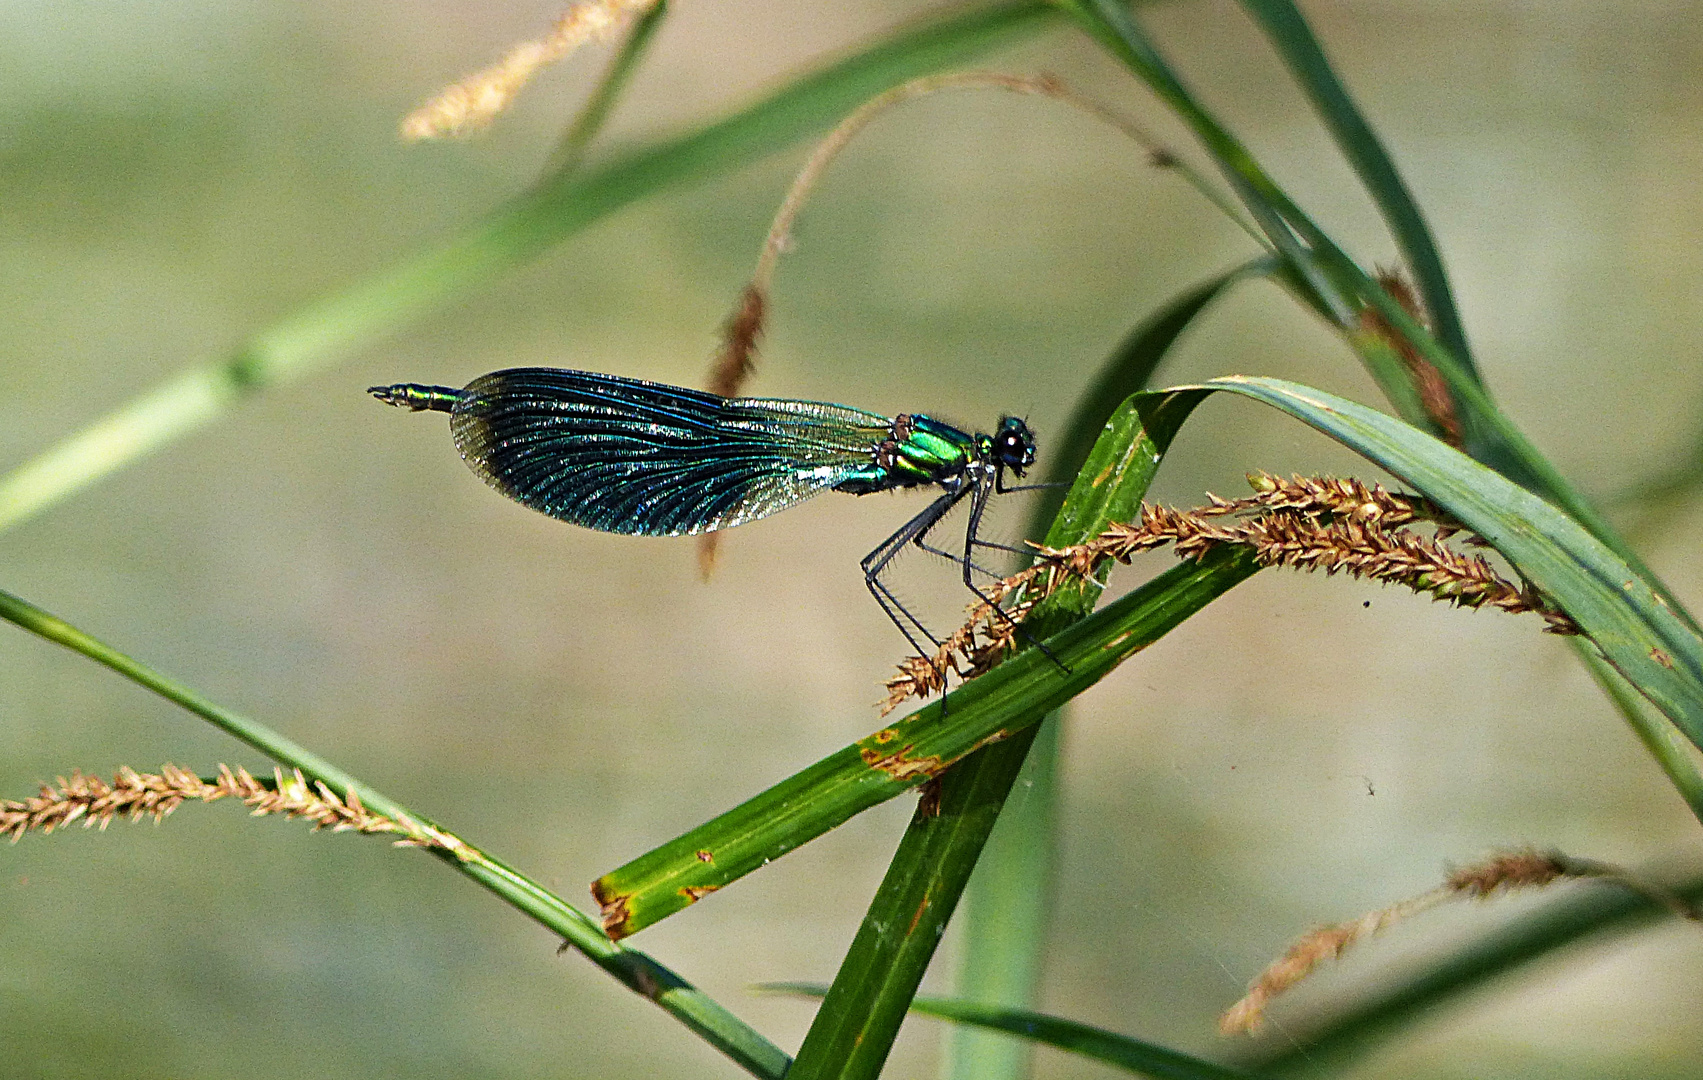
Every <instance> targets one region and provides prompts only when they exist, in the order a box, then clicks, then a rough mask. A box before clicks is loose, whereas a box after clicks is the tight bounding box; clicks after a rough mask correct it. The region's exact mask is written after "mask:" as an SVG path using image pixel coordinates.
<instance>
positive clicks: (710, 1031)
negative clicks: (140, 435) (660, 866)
mask: <svg viewBox="0 0 1703 1080" xmlns="http://www.w3.org/2000/svg"><path fill="white" fill-rule="evenodd" d="M0 619H5V620H6V621H7V622H10V623H13V624H14V625H16V626H19V627H21V628H23V629H24V630H27V631H29V632H30V633H32V634H35V635H36V636H38V637H41V638H44V639H46V640H48V641H51V642H54V643H55V644H58V645H63V646H64V647H66V648H67V649H70V650H71V651H73V652H77V653H81V654H82V655H84V656H86V657H88V658H89V659H91V660H93V661H95V662H96V663H98V664H102V665H104V666H106V667H108V668H111V669H112V670H113V671H116V672H117V673H118V674H120V675H122V676H124V677H125V678H127V679H129V680H130V681H131V682H134V683H136V684H138V685H140V686H143V687H145V688H147V689H149V690H152V691H153V692H154V693H156V694H158V695H160V696H161V697H163V698H165V699H166V700H168V701H171V702H173V703H175V704H177V705H180V706H182V707H183V708H185V709H187V710H188V711H190V712H192V713H194V714H195V715H197V716H199V717H201V718H202V719H204V720H207V721H208V722H210V723H212V724H213V726H215V727H217V728H219V729H220V730H221V731H224V732H225V733H227V734H229V735H231V736H233V737H234V738H236V739H237V740H239V741H240V742H243V743H245V744H247V745H249V746H251V747H253V748H254V749H256V750H258V751H260V752H261V753H262V754H265V755H266V756H267V757H269V758H271V759H272V760H273V761H276V762H278V763H279V764H281V765H284V766H286V767H288V768H291V769H299V770H301V772H302V773H303V775H305V776H307V777H308V778H309V779H310V780H318V781H321V782H323V783H324V784H325V785H326V786H327V787H329V788H331V789H332V790H334V791H335V792H337V794H338V795H339V796H340V797H341V798H343V799H345V800H347V799H349V798H351V797H354V798H359V799H360V801H361V802H362V803H363V804H365V805H366V806H367V807H368V808H369V809H371V810H373V811H376V812H377V813H380V814H383V815H385V816H386V817H390V818H395V819H397V820H400V821H404V822H416V823H420V824H423V825H425V826H427V827H430V828H433V829H437V826H436V825H435V824H433V823H432V822H431V821H429V820H428V819H426V818H425V817H422V816H421V815H419V814H416V813H414V812H413V811H411V810H409V809H408V808H407V807H405V806H403V805H402V804H401V803H398V802H396V801H395V800H394V799H391V798H389V797H388V796H386V795H385V794H384V793H382V792H380V791H378V790H376V789H374V788H372V787H369V786H368V785H366V784H364V783H362V782H361V781H359V780H357V779H356V778H355V777H353V776H351V775H350V774H348V773H346V772H344V771H343V770H342V769H339V768H337V766H335V765H333V764H331V763H330V762H329V761H327V760H325V759H324V758H322V757H320V756H319V755H317V754H315V753H313V752H312V751H310V750H308V749H307V748H305V747H303V746H301V745H299V744H297V743H295V742H292V741H291V740H289V739H287V738H285V737H284V736H282V735H280V734H278V733H277V732H275V731H273V730H271V729H270V728H268V727H266V726H265V725H264V724H261V723H259V722H257V721H255V720H252V719H250V718H249V717H246V716H243V715H241V714H239V713H235V712H232V711H231V710H229V709H226V708H223V707H222V706H220V705H218V704H216V703H215V702H213V701H211V700H209V699H208V698H206V697H203V696H202V695H201V694H198V693H196V692H195V691H194V690H191V689H189V688H188V687H186V686H183V685H182V684H180V683H178V682H176V681H174V680H172V679H169V678H167V677H166V676H164V675H162V674H160V673H159V672H157V671H155V670H153V669H152V668H150V667H148V666H147V665H145V664H142V663H140V662H138V661H136V660H134V659H132V658H131V657H129V656H127V655H125V654H124V653H121V652H119V651H118V650H117V649H115V648H113V647H112V646H110V645H108V644H106V643H105V642H102V641H99V640H97V639H96V638H94V637H91V636H90V635H88V634H86V633H84V632H83V631H81V630H79V629H77V628H76V627H75V626H72V625H71V624H70V623H68V622H66V621H65V620H63V619H61V618H59V617H57V616H55V615H52V614H50V613H49V612H47V611H44V610H42V609H41V608H39V607H37V606H36V605H34V604H32V603H30V602H29V601H27V600H23V599H21V598H19V597H17V596H14V595H12V594H11V593H8V592H3V591H0ZM438 831H440V832H441V831H442V830H438ZM430 850H431V851H432V852H433V854H435V855H437V856H438V857H439V858H441V859H442V860H443V861H444V862H446V863H448V864H449V865H451V866H453V867H455V868H456V869H457V870H460V871H461V872H462V873H464V874H466V875H467V876H468V877H470V878H472V879H473V880H474V881H477V882H479V883H480V884H481V885H484V886H485V887H486V888H487V889H490V890H491V891H492V892H493V893H496V894H497V895H498V896H500V897H502V898H503V899H504V900H506V901H508V902H509V904H510V905H512V906H513V907H515V908H517V909H519V910H520V911H521V912H523V913H525V914H527V915H529V916H531V917H532V918H533V919H534V920H536V921H537V922H539V923H540V924H542V925H543V926H545V927H546V928H548V929H549V930H550V931H551V932H553V933H556V934H559V935H560V936H561V937H562V938H563V940H564V941H566V942H567V943H568V944H569V945H572V946H573V947H574V948H575V949H577V950H579V952H580V953H581V954H583V955H584V956H585V957H586V958H587V959H589V960H591V962H592V963H594V964H596V965H597V966H598V967H600V968H602V969H603V970H604V971H606V972H608V973H609V974H611V975H613V976H614V977H615V978H616V979H618V980H619V981H620V982H621V983H622V984H623V985H624V986H626V987H627V988H629V989H631V990H632V991H634V992H635V993H637V994H640V995H642V996H643V997H645V998H648V999H649V1000H651V1001H652V1002H654V1003H656V1004H657V1005H658V1006H660V1007H661V1008H662V1009H663V1011H664V1012H667V1013H668V1014H669V1015H671V1016H673V1017H674V1018H675V1019H677V1020H679V1021H680V1022H681V1023H682V1024H684V1025H686V1027H687V1028H689V1029H690V1030H692V1031H693V1032H695V1033H696V1034H697V1035H698V1036H699V1037H700V1038H702V1039H704V1041H706V1042H708V1043H709V1044H710V1045H712V1046H714V1047H715V1048H716V1049H718V1050H720V1051H721V1052H722V1053H724V1054H726V1055H727V1056H728V1057H730V1058H732V1059H733V1060H734V1061H736V1062H738V1063H739V1065H740V1066H741V1067H742V1068H744V1069H745V1070H746V1071H747V1072H750V1073H751V1074H752V1075H754V1076H760V1077H765V1078H769V1080H780V1078H781V1077H783V1076H785V1075H786V1071H787V1068H788V1065H789V1060H788V1058H787V1056H786V1054H785V1053H784V1052H782V1051H781V1050H780V1049H779V1048H778V1047H776V1046H775V1045H774V1044H773V1043H771V1042H769V1041H768V1040H767V1039H765V1038H763V1036H762V1035H761V1034H759V1033H758V1032H757V1031H756V1030H755V1029H753V1028H751V1027H750V1026H748V1025H747V1024H745V1023H744V1022H743V1021H741V1020H740V1019H739V1018H738V1017H736V1016H734V1015H733V1014H732V1013H731V1012H729V1011H728V1010H727V1009H725V1008H723V1007H722V1006H721V1005H720V1004H718V1003H717V1002H715V1001H714V1000H713V999H712V998H710V997H709V996H708V995H707V994H705V993H704V992H703V991H701V990H698V989H696V988H695V987H693V986H692V985H691V984H690V983H688V982H686V980H684V979H682V978H681V977H680V976H678V975H676V974H675V973H674V972H672V971H670V970H669V969H668V968H667V967H664V966H663V965H662V964H660V963H658V962H657V961H655V960H653V959H652V958H651V957H649V956H647V955H645V954H644V953H642V952H638V951H637V950H634V949H629V948H626V947H624V946H622V945H621V944H620V943H618V942H615V941H612V940H610V938H609V937H608V936H607V935H606V934H604V933H603V929H602V927H600V926H599V925H598V923H597V921H596V920H595V919H593V918H592V917H591V916H589V915H587V914H585V913H584V912H582V911H580V910H579V909H578V908H575V907H574V906H573V905H572V904H569V903H568V902H567V901H565V900H563V899H562V898H561V897H559V896H556V895H555V894H554V893H552V892H550V891H549V890H548V889H546V888H544V887H543V886H542V885H540V884H538V883H537V882H535V881H533V880H532V879H531V878H529V877H527V876H526V875H524V874H522V873H520V872H519V871H518V870H515V869H513V868H512V867H510V866H508V865H507V864H505V863H503V862H502V861H501V860H498V859H495V858H493V857H491V856H489V855H486V854H485V853H484V852H482V851H480V850H478V848H477V847H475V846H473V845H466V846H465V848H462V849H458V850H457V851H456V852H454V853H452V852H450V851H446V850H439V849H436V848H433V849H430Z"/></svg>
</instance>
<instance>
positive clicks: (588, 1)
mask: <svg viewBox="0 0 1703 1080" xmlns="http://www.w3.org/2000/svg"><path fill="white" fill-rule="evenodd" d="M655 4H656V0H585V2H584V3H578V4H575V5H574V6H573V7H570V8H569V9H568V10H567V11H566V12H565V13H563V15H562V17H561V18H559V19H557V20H556V25H555V26H553V27H551V29H550V33H548V34H546V35H545V36H544V37H542V38H539V39H538V40H536V41H525V42H522V43H521V44H519V45H516V46H515V47H514V48H512V49H510V50H509V51H508V53H507V55H505V56H504V57H503V58H502V59H501V60H499V61H498V62H497V63H495V64H493V65H491V66H490V67H488V68H485V69H484V70H483V71H478V72H475V73H474V74H472V75H469V76H467V77H466V78H465V79H462V80H461V81H459V82H457V83H454V84H453V85H451V86H448V87H445V88H444V89H443V90H442V91H440V92H439V93H438V95H437V96H436V97H434V98H432V100H430V101H428V102H426V103H425V104H424V105H422V106H420V107H419V108H418V109H415V110H414V111H413V112H411V113H409V114H408V115H407V116H406V117H404V118H403V120H402V137H403V138H404V139H406V140H408V141H409V142H417V141H419V140H421V139H441V138H444V137H446V136H454V135H468V134H471V133H473V132H475V131H482V130H484V129H485V128H487V127H489V126H490V125H491V122H492V121H493V120H495V119H496V118H497V117H498V116H500V115H501V114H502V112H503V110H505V109H507V108H508V107H509V103H510V102H512V101H514V99H515V95H516V94H519V93H520V91H521V89H522V88H523V87H525V86H526V84H527V83H528V82H530V81H531V80H532V77H533V76H534V75H536V74H538V72H539V71H540V70H541V69H543V68H545V67H548V66H549V65H551V64H554V63H556V62H558V61H560V60H563V59H565V58H566V57H568V56H569V55H571V54H572V53H573V52H574V51H575V50H577V49H578V48H579V47H580V46H581V45H585V44H587V43H588V42H592V41H601V40H602V39H603V38H606V37H608V36H609V35H610V34H612V33H615V32H617V31H619V30H620V29H622V28H623V27H625V26H626V25H627V24H628V23H630V22H631V21H632V20H633V19H634V18H636V17H637V16H639V15H641V14H643V13H644V12H645V11H648V10H649V9H650V8H651V7H653V6H655Z"/></svg>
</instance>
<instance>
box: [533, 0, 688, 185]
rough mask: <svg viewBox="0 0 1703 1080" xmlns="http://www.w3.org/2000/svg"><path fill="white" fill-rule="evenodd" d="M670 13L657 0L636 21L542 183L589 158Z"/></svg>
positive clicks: (554, 153)
mask: <svg viewBox="0 0 1703 1080" xmlns="http://www.w3.org/2000/svg"><path fill="white" fill-rule="evenodd" d="M667 17H668V0H656V3H654V4H652V5H651V6H650V8H649V9H648V10H647V11H645V12H644V13H643V14H641V15H640V16H639V17H638V19H637V20H635V21H634V23H633V25H632V27H631V28H630V29H629V30H628V31H627V34H626V37H625V38H624V39H623V40H622V42H621V48H620V49H619V50H618V51H617V52H616V53H615V59H613V60H611V61H610V63H609V69H608V70H607V71H605V72H604V73H603V78H602V79H601V80H599V81H598V84H597V89H595V90H593V91H592V93H591V97H590V98H588V99H587V100H586V103H585V105H584V106H583V107H581V109H580V111H579V115H578V116H576V117H574V122H573V123H572V124H571V125H569V127H568V130H567V131H565V132H563V134H562V138H561V141H560V142H558V143H557V144H556V148H555V149H554V150H552V151H551V152H550V159H549V161H547V162H546V163H545V166H544V178H543V180H542V181H541V183H549V182H550V181H551V180H553V179H555V178H557V177H563V176H567V175H568V174H569V173H572V172H574V171H575V170H576V169H578V168H579V166H580V162H582V161H584V160H585V154H586V151H587V150H588V149H589V148H590V147H591V140H593V139H595V138H596V137H597V133H598V132H599V131H601V130H603V125H604V124H605V123H606V122H608V120H609V114H610V112H612V111H613V110H614V108H615V102H616V101H617V100H619V99H620V97H621V92H622V91H624V90H625V89H626V88H627V83H628V81H629V80H631V79H632V77H633V72H634V71H636V70H638V66H639V61H640V60H641V59H643V58H644V54H645V50H646V49H647V48H649V47H650V43H651V40H652V39H653V38H655V37H656V32H657V30H659V29H661V27H662V20H663V19H665V18H667Z"/></svg>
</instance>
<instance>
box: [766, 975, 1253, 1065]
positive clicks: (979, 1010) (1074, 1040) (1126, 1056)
mask: <svg viewBox="0 0 1703 1080" xmlns="http://www.w3.org/2000/svg"><path fill="white" fill-rule="evenodd" d="M757 989H758V990H761V991H763V992H765V993H775V994H799V995H801V996H804V997H822V996H824V995H825V994H826V993H827V987H825V986H818V985H816V984H814V983H765V984H764V985H762V986H759V987H757ZM910 1011H911V1012H914V1013H921V1014H922V1015H924V1016H934V1017H938V1018H939V1019H942V1020H951V1021H953V1022H954V1023H958V1024H965V1025H970V1026H973V1027H978V1028H982V1029H985V1030H987V1031H990V1032H1003V1033H1004V1034H1006V1035H1012V1036H1015V1037H1016V1039H1007V1040H1004V1041H1007V1042H1013V1041H1017V1040H1024V1041H1027V1042H1037V1043H1043V1044H1045V1045H1047V1046H1052V1047H1057V1048H1058V1049H1060V1050H1068V1051H1070V1052H1071V1053H1073V1054H1081V1055H1082V1056H1083V1057H1087V1058H1092V1059H1094V1060H1095V1061H1098V1062H1101V1063H1102V1064H1106V1065H1111V1066H1113V1067H1115V1068H1120V1069H1124V1070H1127V1071H1129V1072H1132V1073H1135V1074H1136V1075H1138V1076H1151V1077H1155V1078H1157V1080H1255V1077H1254V1074H1252V1073H1247V1072H1243V1071H1242V1070H1240V1069H1232V1068H1229V1067H1228V1066H1225V1065H1219V1064H1216V1063H1214V1062H1211V1061H1206V1060H1204V1059H1202V1058H1197V1057H1192V1056H1190V1055H1188V1054H1183V1053H1179V1052H1177V1051H1175V1050H1171V1049H1168V1048H1166V1047H1163V1046H1160V1045H1158V1044H1157V1043H1150V1042H1145V1041H1143V1040H1141V1039H1135V1038H1131V1037H1130V1036H1128V1035H1120V1034H1118V1033H1117V1032H1115V1031H1107V1030H1106V1029H1105V1028H1097V1027H1092V1026H1090V1025H1088V1024H1079V1023H1077V1022H1076V1021H1074V1020H1065V1019H1062V1018H1060V1017H1057V1016H1048V1015H1047V1014H1046V1013H1038V1012H1031V1011H1029V1010H1027V1009H1001V1008H994V1007H989V1006H987V1005H983V1004H981V1003H980V1002H975V1001H966V1000H964V999H962V998H934V997H919V998H917V999H916V1000H914V1001H912V1002H911V1010H910Z"/></svg>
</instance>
